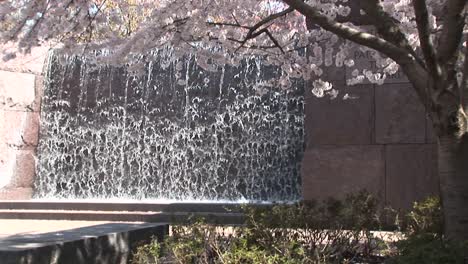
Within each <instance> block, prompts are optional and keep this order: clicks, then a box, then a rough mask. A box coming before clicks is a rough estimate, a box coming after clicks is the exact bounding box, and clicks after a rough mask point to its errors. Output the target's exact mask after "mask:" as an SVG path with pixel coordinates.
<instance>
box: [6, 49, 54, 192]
mask: <svg viewBox="0 0 468 264" xmlns="http://www.w3.org/2000/svg"><path fill="white" fill-rule="evenodd" d="M5 48H8V47H5V46H2V47H0V50H4V49H5ZM46 52H47V49H46V48H37V49H34V50H33V52H32V54H29V55H27V56H23V55H20V56H18V57H17V58H16V59H14V60H10V61H8V62H1V63H0V199H29V198H30V197H31V194H32V185H33V181H34V176H35V164H36V158H35V150H36V146H37V144H38V134H39V111H40V102H41V101H40V100H41V91H42V80H43V78H42V75H41V72H42V65H43V62H44V59H45V56H46Z"/></svg>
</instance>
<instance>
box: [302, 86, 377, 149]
mask: <svg viewBox="0 0 468 264" xmlns="http://www.w3.org/2000/svg"><path fill="white" fill-rule="evenodd" d="M338 90H339V96H338V97H337V98H336V99H334V100H331V99H329V98H317V97H310V98H306V101H305V128H306V135H305V136H306V144H307V145H306V146H307V148H312V147H314V146H316V145H345V144H370V143H371V140H372V133H373V129H374V124H373V120H374V118H373V110H374V89H373V86H372V85H358V86H351V87H343V86H342V87H341V88H339V87H338ZM345 94H349V95H351V96H352V97H353V98H355V99H347V100H343V96H344V95H345Z"/></svg>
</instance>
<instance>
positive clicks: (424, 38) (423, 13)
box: [413, 0, 442, 77]
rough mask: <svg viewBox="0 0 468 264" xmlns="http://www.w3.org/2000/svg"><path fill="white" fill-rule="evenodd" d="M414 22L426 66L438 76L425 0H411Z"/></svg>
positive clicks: (439, 71) (438, 67)
mask: <svg viewBox="0 0 468 264" xmlns="http://www.w3.org/2000/svg"><path fill="white" fill-rule="evenodd" d="M413 7H414V13H415V15H416V24H417V27H418V35H419V45H420V46H421V50H422V52H423V55H424V59H425V61H426V65H427V68H428V69H429V71H430V72H431V73H432V74H435V76H437V77H440V76H441V75H442V69H441V68H440V66H439V65H438V64H437V58H436V53H435V49H434V44H433V43H432V40H431V28H430V26H429V12H428V10H427V5H426V1H425V0H413Z"/></svg>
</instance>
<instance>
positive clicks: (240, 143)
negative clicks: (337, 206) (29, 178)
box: [35, 51, 304, 201]
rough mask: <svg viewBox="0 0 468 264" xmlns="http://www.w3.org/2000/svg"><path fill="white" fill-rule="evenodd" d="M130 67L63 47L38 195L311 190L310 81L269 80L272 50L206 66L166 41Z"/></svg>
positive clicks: (264, 197) (273, 195)
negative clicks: (283, 83)
mask: <svg viewBox="0 0 468 264" xmlns="http://www.w3.org/2000/svg"><path fill="white" fill-rule="evenodd" d="M136 60H137V62H136V63H135V65H137V66H140V67H142V69H143V70H142V71H143V74H138V75H134V74H133V73H132V72H131V70H130V67H129V66H120V67H117V66H111V65H103V64H94V63H93V62H92V60H88V59H87V57H83V56H75V55H63V54H62V55H61V54H58V53H52V54H51V55H50V58H49V66H48V69H47V73H46V82H45V88H44V89H45V90H44V96H43V100H42V109H41V128H40V141H39V146H38V166H37V176H36V181H35V197H36V198H54V199H136V200H146V199H149V200H151V199H169V200H181V201H187V200H210V201H239V200H243V201H293V200H297V199H299V198H300V196H301V194H300V188H301V180H300V162H301V158H302V153H303V141H304V140H303V134H304V113H303V90H304V89H303V82H300V81H296V82H295V83H294V87H293V88H292V89H288V90H283V89H281V88H277V87H271V86H269V85H267V83H268V80H270V79H275V78H276V79H277V78H279V76H280V75H281V71H280V69H278V68H275V67H273V66H268V65H265V64H264V63H263V62H262V60H261V59H259V58H252V59H249V60H244V61H242V62H241V64H240V65H239V66H237V67H235V66H218V67H219V69H218V70H217V71H215V72H212V71H206V70H203V69H202V68H200V67H199V66H198V65H197V63H196V61H195V60H196V58H195V57H194V56H189V57H185V58H182V59H171V52H170V51H159V52H157V54H156V55H155V56H154V58H152V59H151V60H148V59H143V57H140V58H139V60H138V59H136Z"/></svg>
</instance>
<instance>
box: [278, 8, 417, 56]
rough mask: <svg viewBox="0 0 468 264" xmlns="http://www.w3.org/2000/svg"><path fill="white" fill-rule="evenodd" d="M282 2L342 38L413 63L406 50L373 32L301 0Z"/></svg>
mask: <svg viewBox="0 0 468 264" xmlns="http://www.w3.org/2000/svg"><path fill="white" fill-rule="evenodd" d="M283 2H285V3H286V4H288V5H289V6H291V7H293V8H295V9H296V10H297V11H298V12H299V13H301V14H303V15H304V16H305V17H306V18H307V19H310V21H312V22H314V23H315V24H317V25H319V26H320V27H322V28H323V29H325V30H327V31H330V32H332V33H334V34H336V35H338V36H340V37H342V38H344V39H347V40H350V41H352V42H355V43H357V44H360V45H363V46H366V47H369V48H372V49H375V50H377V51H379V52H381V53H383V54H385V55H387V56H388V57H390V58H391V59H393V60H394V61H396V62H398V63H399V64H405V63H413V62H414V60H415V58H414V57H413V56H412V55H411V54H410V53H409V52H408V51H407V50H405V49H402V48H400V47H397V46H395V45H394V44H392V43H390V42H388V41H386V40H385V39H382V38H379V37H377V36H375V35H373V34H370V33H365V32H362V31H359V30H356V29H354V28H352V27H349V26H347V25H344V24H342V23H339V22H336V21H333V20H331V19H329V18H328V17H326V16H325V15H322V14H320V13H319V11H318V10H316V9H315V8H314V7H312V6H310V5H308V4H306V3H304V2H303V1H301V0H283Z"/></svg>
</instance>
